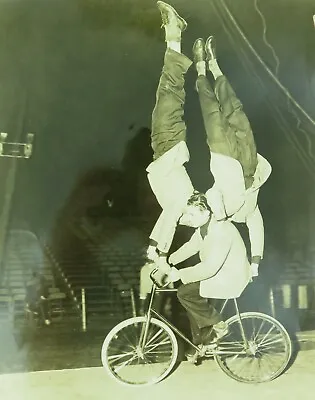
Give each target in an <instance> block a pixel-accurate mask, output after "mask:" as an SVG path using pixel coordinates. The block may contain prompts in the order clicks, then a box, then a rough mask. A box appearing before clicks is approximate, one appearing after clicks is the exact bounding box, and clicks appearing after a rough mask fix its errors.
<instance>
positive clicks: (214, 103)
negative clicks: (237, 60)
mask: <svg viewBox="0 0 315 400" xmlns="http://www.w3.org/2000/svg"><path fill="white" fill-rule="evenodd" d="M193 52H194V61H195V64H196V69H197V73H198V78H197V81H196V89H197V92H198V95H199V101H200V106H201V112H202V117H203V121H204V126H205V130H206V134H207V143H208V146H209V149H210V151H211V152H214V153H220V154H224V155H226V156H229V157H233V158H235V159H237V158H238V148H237V142H236V140H235V135H234V133H233V131H232V130H231V129H230V127H229V123H228V120H227V118H226V117H225V115H224V113H223V112H222V110H221V106H220V103H219V102H218V99H217V97H216V95H215V93H214V91H213V89H212V87H211V85H210V82H209V81H208V79H207V77H206V61H205V58H206V55H205V43H204V41H203V39H197V40H196V42H195V44H194V47H193ZM217 76H220V71H217Z"/></svg>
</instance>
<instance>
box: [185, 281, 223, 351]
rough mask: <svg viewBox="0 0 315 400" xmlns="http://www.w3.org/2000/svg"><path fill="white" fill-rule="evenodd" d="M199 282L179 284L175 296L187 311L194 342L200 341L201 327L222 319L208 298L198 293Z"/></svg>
mask: <svg viewBox="0 0 315 400" xmlns="http://www.w3.org/2000/svg"><path fill="white" fill-rule="evenodd" d="M199 289H200V282H194V283H188V284H186V285H181V286H180V287H179V288H178V290H177V297H178V300H179V302H180V303H181V305H182V306H183V307H184V308H185V310H186V311H187V315H188V318H189V322H190V327H191V333H192V339H193V342H194V343H195V344H199V343H201V329H202V328H206V327H210V326H212V325H215V324H217V323H218V322H220V321H222V317H221V315H220V314H219V313H218V312H217V310H216V309H215V308H214V307H213V305H212V304H211V303H210V300H209V299H206V298H204V297H201V296H200V294H199Z"/></svg>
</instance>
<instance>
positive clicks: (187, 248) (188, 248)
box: [169, 231, 202, 265]
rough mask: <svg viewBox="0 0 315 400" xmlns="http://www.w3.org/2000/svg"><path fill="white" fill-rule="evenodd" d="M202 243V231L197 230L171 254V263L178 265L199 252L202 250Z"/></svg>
mask: <svg viewBox="0 0 315 400" xmlns="http://www.w3.org/2000/svg"><path fill="white" fill-rule="evenodd" d="M201 243H202V238H201V236H200V233H199V231H196V232H195V233H194V234H193V235H192V236H191V238H190V239H189V241H188V242H187V243H185V244H183V246H181V247H180V248H179V249H178V250H176V251H175V252H174V253H173V254H171V255H170V257H169V263H170V264H173V265H176V264H179V263H181V262H182V261H185V260H187V259H188V258H190V257H192V256H193V255H195V254H197V253H198V251H199V250H200V245H201Z"/></svg>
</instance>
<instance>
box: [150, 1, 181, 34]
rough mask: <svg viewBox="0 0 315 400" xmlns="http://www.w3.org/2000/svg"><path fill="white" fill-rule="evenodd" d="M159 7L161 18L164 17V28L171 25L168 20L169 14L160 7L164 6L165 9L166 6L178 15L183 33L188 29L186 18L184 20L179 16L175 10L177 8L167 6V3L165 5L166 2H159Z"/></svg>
mask: <svg viewBox="0 0 315 400" xmlns="http://www.w3.org/2000/svg"><path fill="white" fill-rule="evenodd" d="M157 6H158V9H159V10H160V13H161V17H162V27H163V26H164V25H167V24H168V23H169V20H168V18H167V14H166V12H165V10H164V9H163V8H161V7H160V6H162V7H165V6H166V8H168V9H169V10H171V11H172V12H173V13H174V14H175V15H176V18H177V19H178V20H179V22H180V25H181V26H179V28H180V30H181V31H182V32H184V31H185V30H186V29H187V22H186V21H185V20H184V18H182V17H181V16H180V15H179V14H178V12H177V11H176V10H175V8H173V7H172V6H170V5H169V4H167V3H164V1H158V2H157Z"/></svg>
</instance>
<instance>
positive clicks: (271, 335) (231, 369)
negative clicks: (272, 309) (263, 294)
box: [215, 312, 292, 383]
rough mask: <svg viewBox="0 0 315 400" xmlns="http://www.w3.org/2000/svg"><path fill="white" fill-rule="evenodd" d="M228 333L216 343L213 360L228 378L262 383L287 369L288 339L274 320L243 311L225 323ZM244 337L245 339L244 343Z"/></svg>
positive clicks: (281, 326)
mask: <svg viewBox="0 0 315 400" xmlns="http://www.w3.org/2000/svg"><path fill="white" fill-rule="evenodd" d="M226 322H227V323H228V325H229V334H228V335H227V336H226V337H224V338H222V341H220V342H219V346H218V349H217V351H216V354H215V360H216V362H217V363H218V365H219V367H220V368H221V369H222V370H223V371H224V372H225V373H226V374H227V375H228V376H230V377H231V378H233V379H235V380H237V381H240V382H245V383H262V382H268V381H271V380H273V379H275V378H277V377H278V376H279V375H280V374H281V373H282V372H283V371H284V370H285V368H286V367H287V365H288V363H289V361H290V358H291V355H292V345H291V339H290V336H289V334H288V332H287V331H286V329H285V328H284V327H283V325H282V324H281V323H280V322H279V321H277V320H276V319H275V318H273V317H271V316H269V315H266V314H262V313H258V312H246V313H242V314H241V321H240V319H239V317H238V316H237V315H235V316H233V317H231V318H229V319H228V320H227V321H226ZM244 336H245V338H246V340H244Z"/></svg>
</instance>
